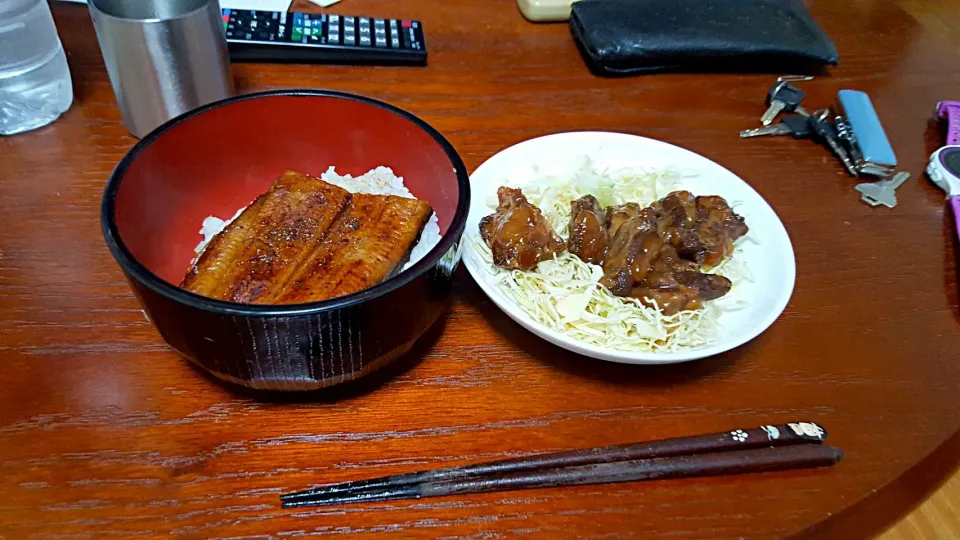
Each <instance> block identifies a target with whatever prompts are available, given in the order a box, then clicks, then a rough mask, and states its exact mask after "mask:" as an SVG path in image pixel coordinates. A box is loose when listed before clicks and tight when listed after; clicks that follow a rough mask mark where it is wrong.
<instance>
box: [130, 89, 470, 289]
mask: <svg viewBox="0 0 960 540" xmlns="http://www.w3.org/2000/svg"><path fill="white" fill-rule="evenodd" d="M331 165H333V166H335V167H336V168H337V173H338V174H352V175H354V176H356V175H360V174H363V173H365V172H367V171H369V170H370V169H373V168H374V167H377V166H379V165H384V166H387V167H391V168H392V169H393V171H394V173H395V174H396V175H397V176H402V177H403V178H404V183H405V185H406V186H407V188H408V189H409V190H410V191H411V192H412V193H413V195H414V196H415V197H417V198H418V199H423V200H426V201H428V202H430V204H431V205H432V206H433V208H434V211H435V212H436V214H437V218H438V220H439V222H440V231H441V233H442V234H445V233H446V231H447V228H448V227H449V225H450V223H451V220H452V219H453V216H454V213H455V211H456V208H457V200H458V197H459V186H458V183H457V174H456V172H455V170H454V164H453V163H452V162H451V160H450V158H449V157H448V155H447V154H446V152H445V151H444V148H443V146H441V144H440V142H438V141H437V140H436V139H434V138H433V137H432V136H431V134H430V133H429V132H427V131H425V130H424V129H423V128H421V126H420V125H418V124H417V123H416V122H415V121H414V120H411V119H409V118H407V117H404V116H401V115H400V114H398V113H397V112H395V111H393V110H390V109H388V108H385V107H383V106H380V105H378V104H376V103H375V102H367V101H360V100H356V99H351V98H348V97H341V96H330V95H291V94H285V95H268V96H260V97H256V98H248V99H240V100H238V101H231V102H227V103H224V104H221V105H219V106H216V107H214V108H212V109H209V110H206V111H204V112H202V113H200V114H197V115H195V116H191V117H187V118H186V119H184V120H182V121H180V122H179V123H176V124H175V125H173V126H172V127H170V128H169V129H167V130H166V131H163V132H162V133H160V134H159V135H158V136H157V137H155V138H153V139H152V141H151V140H150V139H149V138H148V139H145V141H144V144H142V145H141V147H140V148H139V151H137V152H136V154H135V155H134V156H132V158H131V160H130V161H129V166H128V168H127V169H126V171H125V172H121V174H122V178H120V187H119V189H118V191H117V196H116V203H115V223H116V227H117V231H118V233H119V236H120V239H121V240H122V242H123V244H124V245H125V246H126V247H127V249H129V250H130V252H131V253H132V254H133V256H134V257H135V258H136V259H137V260H138V261H139V262H140V263H141V264H143V265H144V266H145V267H146V268H147V269H149V270H150V271H151V272H153V273H154V274H156V275H157V276H159V277H160V278H161V279H163V280H165V281H167V282H169V283H171V284H173V285H178V284H179V283H180V281H181V280H182V279H183V276H184V274H185V273H186V271H187V268H188V266H189V264H190V261H191V260H192V259H193V257H194V255H195V254H194V247H195V246H196V245H197V243H198V242H200V240H202V237H201V235H200V234H199V232H198V231H199V230H200V226H201V225H202V223H203V220H204V219H205V218H206V217H207V216H211V215H213V216H217V217H219V218H222V219H227V218H229V217H231V216H233V215H234V214H235V213H236V212H237V210H239V209H240V208H242V207H244V206H246V205H248V204H249V203H250V202H251V201H252V200H253V199H254V198H256V197H257V196H258V195H260V194H261V193H263V192H264V191H266V190H267V189H268V188H269V187H270V184H271V183H273V181H274V180H275V179H276V178H277V177H279V176H280V175H281V174H283V173H284V172H285V171H287V170H294V171H298V172H302V173H306V174H310V175H313V176H317V177H319V176H320V174H321V173H322V172H324V171H326V170H327V168H328V167H330V166H331ZM115 180H116V179H115Z"/></svg>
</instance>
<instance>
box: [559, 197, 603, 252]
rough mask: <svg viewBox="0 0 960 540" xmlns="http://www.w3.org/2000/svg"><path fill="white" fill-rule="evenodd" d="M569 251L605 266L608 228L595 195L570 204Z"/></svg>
mask: <svg viewBox="0 0 960 540" xmlns="http://www.w3.org/2000/svg"><path fill="white" fill-rule="evenodd" d="M567 249H568V250H569V251H570V253H573V254H574V255H576V256H577V257H580V258H581V259H583V260H584V261H586V262H588V263H591V264H603V259H604V257H605V256H606V254H607V228H606V226H605V225H604V212H603V209H601V208H600V203H599V202H598V201H597V199H596V197H594V196H593V195H584V196H583V197H581V198H579V199H577V200H575V201H573V202H572V203H570V238H569V240H567Z"/></svg>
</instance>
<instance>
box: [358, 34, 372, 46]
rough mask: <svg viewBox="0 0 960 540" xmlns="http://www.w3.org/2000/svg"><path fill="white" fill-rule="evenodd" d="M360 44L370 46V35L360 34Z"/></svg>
mask: <svg viewBox="0 0 960 540" xmlns="http://www.w3.org/2000/svg"><path fill="white" fill-rule="evenodd" d="M360 45H363V46H364V47H369V46H370V36H360Z"/></svg>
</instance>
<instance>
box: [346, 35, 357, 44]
mask: <svg viewBox="0 0 960 540" xmlns="http://www.w3.org/2000/svg"><path fill="white" fill-rule="evenodd" d="M354 43H356V38H355V37H354V35H353V34H344V35H343V44H344V45H353V44H354Z"/></svg>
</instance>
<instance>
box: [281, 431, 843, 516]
mask: <svg viewBox="0 0 960 540" xmlns="http://www.w3.org/2000/svg"><path fill="white" fill-rule="evenodd" d="M825 438H826V432H825V431H824V430H823V428H822V427H820V426H819V425H817V424H814V423H811V422H794V423H789V424H779V425H768V426H761V427H759V428H754V429H735V430H731V431H724V432H719V433H710V434H706V435H694V436H689V437H678V438H672V439H663V440H658V441H648V442H642V443H630V444H623V445H616V446H603V447H596V448H586V449H579V450H568V451H563V452H554V453H547V454H536V455H532V456H525V457H520V458H512V459H505V460H499V461H492V462H486V463H477V464H473V465H466V466H462V467H448V468H443V469H435V470H429V471H418V472H413V473H407V474H401V475H395V476H384V477H380V478H373V479H369V480H359V481H352V482H343V483H339V484H330V485H327V486H321V487H319V488H315V489H310V490H306V491H300V492H297V493H290V494H287V495H283V496H282V497H281V500H282V501H284V503H285V504H284V506H285V507H288V506H302V505H300V504H294V503H297V502H306V501H310V504H323V502H322V501H325V500H328V499H329V500H331V501H341V500H344V498H347V497H348V496H349V495H358V496H359V495H361V494H364V493H379V492H381V491H384V490H394V491H395V492H396V493H400V492H402V491H403V490H401V489H399V488H402V487H405V486H414V485H418V484H436V483H439V482H451V481H456V480H463V479H473V478H480V477H488V476H494V475H505V474H510V473H516V472H522V471H536V470H542V469H551V468H558V467H571V466H580V465H595V464H604V463H614V462H623V461H630V460H641V459H649V458H659V457H668V456H679V455H692V454H705V453H716V452H730V451H737V450H748V449H754V448H764V447H771V446H788V445H797V444H809V443H819V442H821V441H823V440H824V439H825ZM361 500H366V499H361ZM376 500H383V499H376Z"/></svg>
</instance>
